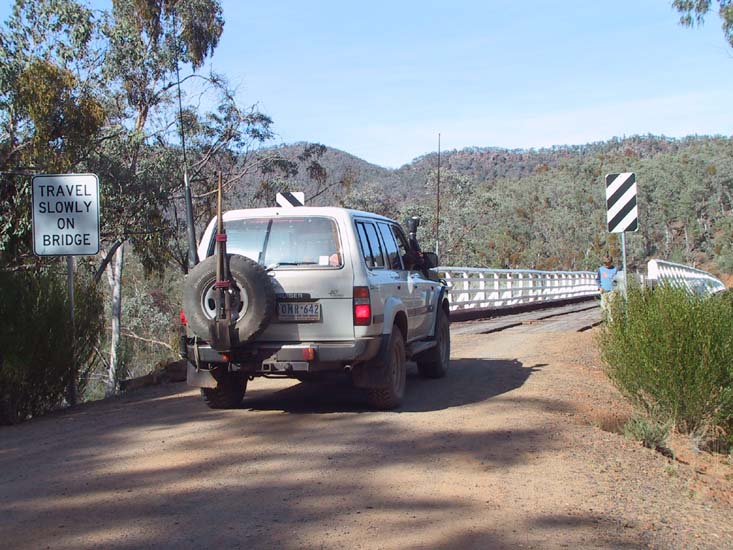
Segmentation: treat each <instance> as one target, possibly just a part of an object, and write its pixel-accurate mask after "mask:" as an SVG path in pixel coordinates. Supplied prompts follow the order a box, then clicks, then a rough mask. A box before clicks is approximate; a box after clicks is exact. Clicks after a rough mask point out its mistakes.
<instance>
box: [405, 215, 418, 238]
mask: <svg viewBox="0 0 733 550" xmlns="http://www.w3.org/2000/svg"><path fill="white" fill-rule="evenodd" d="M418 227H420V218H418V217H417V216H413V217H411V218H410V219H409V220H407V232H408V233H411V234H412V235H414V234H415V233H417V228H418Z"/></svg>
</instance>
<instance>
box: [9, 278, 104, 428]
mask: <svg viewBox="0 0 733 550" xmlns="http://www.w3.org/2000/svg"><path fill="white" fill-rule="evenodd" d="M76 279H77V281H76V284H75V303H76V308H75V315H76V335H77V338H76V340H75V341H74V339H73V336H72V328H71V322H70V320H69V304H68V291H67V287H66V276H65V273H64V272H63V270H56V271H54V270H50V269H40V270H37V271H21V272H0V288H2V292H0V319H2V324H0V423H13V422H17V421H19V420H23V419H25V418H28V417H30V416H36V415H39V414H43V413H44V412H47V411H49V410H52V409H54V408H56V407H58V406H60V405H61V404H62V403H63V401H64V395H65V392H66V389H67V387H68V385H69V383H70V382H71V381H72V380H73V381H74V383H75V384H76V383H77V382H78V378H79V373H80V372H81V373H84V372H85V370H86V369H87V366H88V364H89V361H90V358H91V356H92V353H93V350H94V345H96V343H97V341H98V339H99V335H100V332H101V330H102V317H101V314H102V303H101V299H100V297H99V295H98V293H97V291H96V289H95V287H94V286H93V285H92V284H91V283H90V282H89V281H88V280H87V279H86V278H84V277H83V276H77V277H76ZM72 350H73V357H72Z"/></svg>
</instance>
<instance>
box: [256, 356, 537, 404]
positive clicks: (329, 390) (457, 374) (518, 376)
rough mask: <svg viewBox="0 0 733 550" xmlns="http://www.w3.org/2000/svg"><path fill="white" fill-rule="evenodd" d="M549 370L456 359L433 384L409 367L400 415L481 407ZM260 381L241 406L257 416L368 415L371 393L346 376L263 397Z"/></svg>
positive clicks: (512, 361) (511, 361)
mask: <svg viewBox="0 0 733 550" xmlns="http://www.w3.org/2000/svg"><path fill="white" fill-rule="evenodd" d="M544 366H545V365H544V364H537V365H533V366H530V367H525V366H524V365H523V364H522V363H521V362H520V361H517V360H516V359H455V360H453V361H451V367H450V370H449V372H448V375H447V376H446V377H445V378H440V379H436V380H428V379H424V378H422V377H420V376H419V375H418V374H417V369H416V368H415V366H414V365H413V364H410V366H409V367H408V375H407V388H406V390H405V399H404V402H403V404H402V406H401V407H399V408H398V409H396V412H402V413H406V412H426V411H438V410H443V409H448V408H451V407H461V406H464V405H470V404H473V403H480V402H482V401H485V400H487V399H491V398H492V397H496V396H497V395H502V394H505V393H508V392H511V391H512V390H514V389H517V388H519V387H521V386H522V385H523V384H524V383H525V382H526V381H527V379H528V378H529V377H530V376H531V375H532V373H534V372H536V371H537V370H538V369H540V368H542V367H544ZM256 388H257V386H256V381H255V382H254V383H253V384H252V385H251V391H250V390H248V392H249V393H248V395H247V397H245V400H244V402H243V404H242V407H243V408H245V409H250V410H256V411H270V410H274V411H283V412H288V413H293V414H320V413H334V412H368V411H370V410H371V409H370V407H369V405H368V404H367V400H366V392H365V391H364V390H360V389H357V388H354V387H352V386H351V384H350V382H349V380H348V378H347V377H346V376H342V377H335V378H333V379H330V380H328V381H326V382H321V383H301V384H298V385H295V386H290V387H288V388H285V389H282V390H276V391H258V390H257V389H256Z"/></svg>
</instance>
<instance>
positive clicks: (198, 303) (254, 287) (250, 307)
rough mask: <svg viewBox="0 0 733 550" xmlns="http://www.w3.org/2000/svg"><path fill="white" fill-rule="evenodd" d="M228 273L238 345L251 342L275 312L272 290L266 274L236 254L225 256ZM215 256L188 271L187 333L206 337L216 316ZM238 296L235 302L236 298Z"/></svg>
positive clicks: (185, 294) (256, 265)
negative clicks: (229, 274) (188, 329)
mask: <svg viewBox="0 0 733 550" xmlns="http://www.w3.org/2000/svg"><path fill="white" fill-rule="evenodd" d="M227 261H228V262H229V273H231V276H232V279H233V280H234V283H235V285H236V288H233V289H231V291H232V292H233V298H234V299H233V300H232V304H233V306H234V307H235V308H236V309H237V311H236V313H235V317H236V322H235V331H236V333H237V338H238V340H239V343H245V342H249V341H250V340H252V339H253V338H254V337H255V336H257V335H258V334H260V333H261V332H262V331H263V330H265V328H266V327H267V325H268V324H269V323H270V321H271V320H272V317H273V312H274V310H275V289H274V288H273V286H272V281H271V279H270V276H269V275H268V274H267V271H266V270H265V268H264V267H262V266H261V265H260V264H258V263H257V262H255V261H253V260H251V259H250V258H247V257H246V256H240V255H238V254H227ZM215 282H216V256H209V257H208V258H206V259H205V260H203V261H202V262H201V263H199V264H198V265H196V266H194V268H193V269H191V271H189V273H188V275H187V276H186V279H185V282H184V292H183V311H184V312H185V314H186V319H187V320H188V326H189V328H190V329H191V331H192V332H193V333H194V334H195V335H196V336H199V337H201V338H203V339H207V338H209V327H210V326H211V322H212V321H213V319H214V318H215V316H216V307H215V305H214V283H215ZM237 297H238V299H237Z"/></svg>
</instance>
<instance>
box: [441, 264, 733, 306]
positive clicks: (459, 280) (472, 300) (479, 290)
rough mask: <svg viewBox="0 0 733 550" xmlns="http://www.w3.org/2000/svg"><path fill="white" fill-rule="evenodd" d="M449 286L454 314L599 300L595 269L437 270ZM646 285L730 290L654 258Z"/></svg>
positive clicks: (691, 270) (709, 277)
mask: <svg viewBox="0 0 733 550" xmlns="http://www.w3.org/2000/svg"><path fill="white" fill-rule="evenodd" d="M435 271H437V272H438V274H439V275H440V277H441V278H443V279H445V280H446V281H447V282H448V288H449V291H448V292H449V296H450V304H451V311H462V312H465V311H471V310H475V311H477V312H478V311H479V310H491V309H504V308H512V307H517V306H526V305H530V306H531V305H540V304H542V303H549V302H560V301H566V300H581V299H584V298H585V299H590V298H593V297H595V296H598V294H599V292H598V284H597V281H596V273H595V272H594V271H539V270H534V269H484V268H473V267H446V266H441V267H437V268H436V269H435ZM641 282H642V284H660V283H667V284H670V285H674V286H677V287H681V288H686V289H687V290H689V291H690V292H693V293H695V294H698V295H706V294H713V293H715V292H720V291H723V290H725V285H724V284H723V282H722V281H720V280H719V279H717V278H715V277H714V276H712V275H711V274H710V273H707V272H705V271H702V270H699V269H695V268H694V267H689V266H685V265H681V264H675V263H672V262H666V261H663V260H651V261H650V262H649V263H648V267H647V275H646V276H642V277H641Z"/></svg>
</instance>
